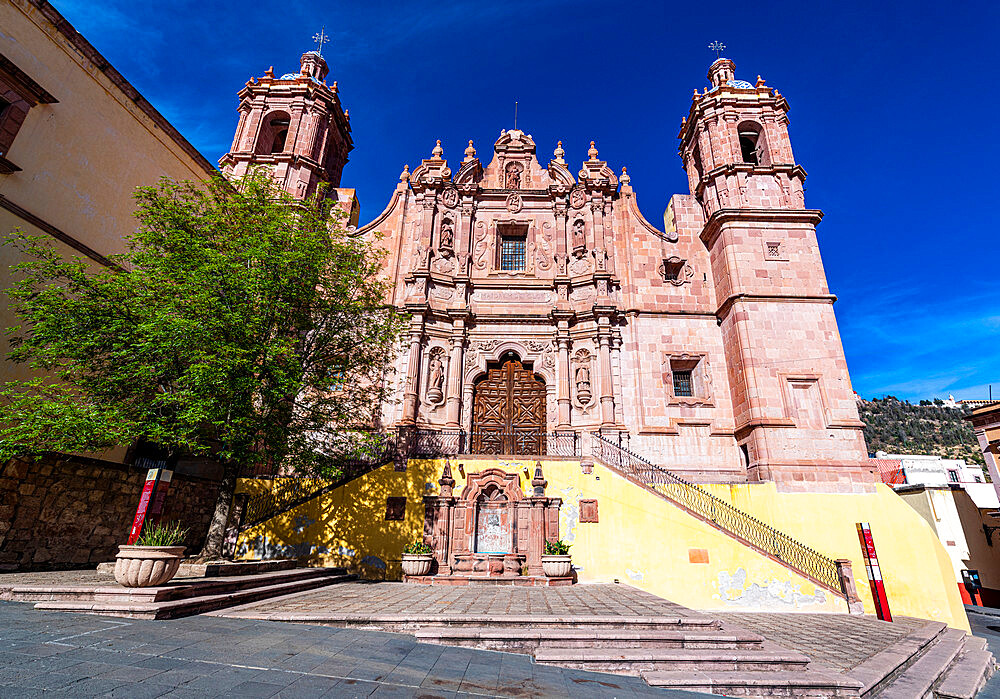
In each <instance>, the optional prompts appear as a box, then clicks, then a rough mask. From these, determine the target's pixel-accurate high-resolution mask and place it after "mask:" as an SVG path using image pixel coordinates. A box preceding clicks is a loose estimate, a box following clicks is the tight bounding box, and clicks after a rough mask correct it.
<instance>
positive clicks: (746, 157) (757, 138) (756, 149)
mask: <svg viewBox="0 0 1000 699" xmlns="http://www.w3.org/2000/svg"><path fill="white" fill-rule="evenodd" d="M737 132H738V133H739V137H740V155H741V156H742V158H743V162H744V163H748V164H750V165H770V164H771V160H770V157H769V155H768V152H767V144H766V143H765V142H764V132H763V130H762V129H761V127H760V124H758V123H756V122H753V121H744V122H743V123H741V124H740V125H739V126H738V127H737Z"/></svg>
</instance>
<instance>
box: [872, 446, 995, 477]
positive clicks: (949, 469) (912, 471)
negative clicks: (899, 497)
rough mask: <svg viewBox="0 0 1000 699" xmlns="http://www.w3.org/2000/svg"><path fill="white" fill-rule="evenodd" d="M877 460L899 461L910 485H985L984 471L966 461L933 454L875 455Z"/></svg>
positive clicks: (882, 452) (881, 452)
mask: <svg viewBox="0 0 1000 699" xmlns="http://www.w3.org/2000/svg"><path fill="white" fill-rule="evenodd" d="M875 458H877V459H898V460H899V461H900V464H901V465H902V467H903V473H904V474H905V475H906V483H907V484H908V485H951V484H956V485H957V484H963V485H965V484H969V483H983V482H984V481H985V479H984V478H983V470H982V469H981V468H980V467H979V466H977V465H975V464H966V463H965V460H964V459H945V458H942V457H940V456H936V455H931V454H889V453H887V452H884V451H880V452H877V453H876V454H875Z"/></svg>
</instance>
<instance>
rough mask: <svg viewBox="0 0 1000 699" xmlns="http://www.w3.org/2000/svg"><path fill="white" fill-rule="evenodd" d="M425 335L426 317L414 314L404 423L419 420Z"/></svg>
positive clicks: (407, 368)
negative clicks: (422, 347) (421, 349)
mask: <svg viewBox="0 0 1000 699" xmlns="http://www.w3.org/2000/svg"><path fill="white" fill-rule="evenodd" d="M423 335H424V318H423V316H422V315H419V314H418V315H414V316H413V317H412V318H411V320H410V354H409V359H408V360H407V362H406V389H405V391H404V393H403V419H402V420H401V421H400V422H401V423H402V424H404V425H413V424H416V422H417V400H418V398H417V389H418V387H419V381H420V343H421V341H422V340H423Z"/></svg>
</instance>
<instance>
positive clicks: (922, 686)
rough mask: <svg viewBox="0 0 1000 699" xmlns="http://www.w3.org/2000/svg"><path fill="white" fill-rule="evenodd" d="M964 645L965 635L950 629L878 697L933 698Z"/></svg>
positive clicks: (891, 698) (895, 698)
mask: <svg viewBox="0 0 1000 699" xmlns="http://www.w3.org/2000/svg"><path fill="white" fill-rule="evenodd" d="M964 644H965V632H964V631H961V630H960V629H948V630H947V631H945V632H944V633H943V634H941V635H940V636H938V637H937V638H936V639H935V640H934V643H933V644H931V645H930V647H929V648H928V649H927V651H926V652H925V653H924V654H923V655H921V656H920V657H919V658H918V659H917V660H916V661H914V663H913V664H912V665H910V666H909V667H908V668H906V670H905V671H903V673H902V674H901V675H900V676H899V677H897V678H896V679H895V680H893V681H892V682H891V683H890V684H889V685H888V686H886V687H885V688H884V689H882V690H881V691H880V692H878V693H877V694H875V696H877V697H879V699H923V698H924V697H929V696H932V694H931V688H932V687H933V686H934V684H935V682H937V680H938V678H939V677H940V676H941V675H942V674H944V672H945V670H947V669H948V666H950V665H951V664H952V662H953V661H954V660H955V658H956V657H958V654H959V653H960V652H961V651H962V647H963V645H964Z"/></svg>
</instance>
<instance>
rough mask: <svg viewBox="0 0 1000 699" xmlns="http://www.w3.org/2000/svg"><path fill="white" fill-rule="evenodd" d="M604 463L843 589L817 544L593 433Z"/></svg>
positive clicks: (835, 588)
mask: <svg viewBox="0 0 1000 699" xmlns="http://www.w3.org/2000/svg"><path fill="white" fill-rule="evenodd" d="M592 434H593V436H594V438H595V439H596V442H597V446H598V447H599V454H595V456H598V458H600V459H601V460H602V461H603V462H604V463H606V464H607V465H609V466H612V467H614V468H616V469H618V470H619V471H621V472H622V473H623V474H625V475H626V476H629V477H631V478H633V479H636V480H638V481H639V482H640V483H642V484H643V485H645V486H647V487H650V488H652V489H653V490H654V491H655V492H657V493H658V494H660V495H662V496H663V497H665V498H668V499H669V500H672V501H673V502H675V503H677V504H678V505H680V506H681V507H683V508H684V509H686V510H688V511H690V512H692V513H693V514H695V515H697V516H699V517H701V518H703V519H705V520H708V521H709V522H711V523H712V524H714V525H715V526H716V527H718V528H719V529H722V530H723V531H725V532H727V533H728V534H731V535H732V536H734V537H736V538H738V539H741V540H742V541H744V542H746V543H748V544H750V545H751V546H753V547H754V548H757V549H760V550H761V551H763V552H765V553H767V554H768V555H770V556H773V557H774V558H776V559H777V560H779V561H781V562H782V563H784V564H785V565H786V566H788V567H790V568H793V569H795V570H797V571H799V572H800V573H802V574H804V575H806V576H808V577H810V578H812V579H813V580H815V581H816V582H818V583H821V584H822V585H824V586H825V587H828V588H830V589H831V590H833V591H835V592H837V593H838V594H841V593H842V590H841V583H840V576H839V575H838V573H837V564H836V563H835V562H834V561H833V559H832V558H828V557H827V556H824V555H823V554H821V553H819V552H818V551H816V550H815V549H812V548H810V547H809V546H806V545H805V544H803V543H801V542H800V541H796V540H795V539H793V538H792V537H790V536H788V535H787V534H785V533H784V532H780V531H778V530H777V529H775V528H774V527H772V526H770V525H769V524H765V523H764V522H762V521H760V520H759V519H757V518H756V517H754V516H753V515H751V514H749V513H747V512H744V511H742V510H740V509H739V508H737V507H734V506H733V505H730V504H729V503H728V502H726V501H725V500H722V499H721V498H718V497H716V496H715V495H712V494H711V493H709V492H708V491H707V490H705V489H703V488H701V487H699V486H697V485H695V484H693V483H689V482H688V481H686V480H684V479H683V478H681V477H680V476H678V475H676V474H674V473H671V472H670V471H668V470H666V469H665V468H662V467H661V466H657V465H655V464H653V463H651V462H649V461H647V460H646V459H644V458H642V457H641V456H639V455H638V454H635V453H633V452H631V451H629V450H628V449H626V448H625V447H623V446H621V445H619V444H615V443H614V442H611V441H609V440H608V439H607V438H606V437H605V436H604V435H601V434H598V433H596V432H594V433H592Z"/></svg>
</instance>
